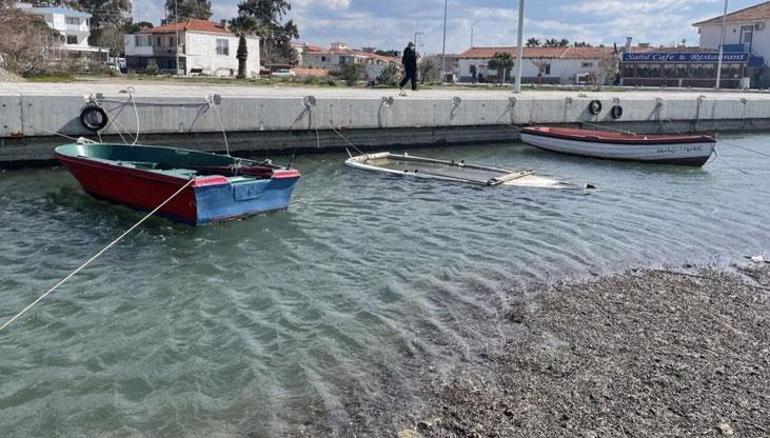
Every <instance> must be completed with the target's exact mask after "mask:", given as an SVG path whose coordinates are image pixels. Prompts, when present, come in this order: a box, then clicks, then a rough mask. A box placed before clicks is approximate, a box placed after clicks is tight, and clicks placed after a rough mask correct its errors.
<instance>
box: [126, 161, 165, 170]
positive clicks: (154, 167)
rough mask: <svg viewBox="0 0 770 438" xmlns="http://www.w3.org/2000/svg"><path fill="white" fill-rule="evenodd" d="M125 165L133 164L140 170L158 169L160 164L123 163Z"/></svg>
mask: <svg viewBox="0 0 770 438" xmlns="http://www.w3.org/2000/svg"><path fill="white" fill-rule="evenodd" d="M122 163H124V164H131V165H133V166H134V167H136V168H139V169H157V168H158V163H155V162H152V161H122Z"/></svg>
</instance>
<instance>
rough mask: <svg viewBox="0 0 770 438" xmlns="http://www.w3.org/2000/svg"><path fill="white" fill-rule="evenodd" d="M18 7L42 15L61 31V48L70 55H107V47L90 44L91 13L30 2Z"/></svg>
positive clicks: (53, 27) (45, 20) (51, 26)
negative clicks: (35, 5) (42, 5)
mask: <svg viewBox="0 0 770 438" xmlns="http://www.w3.org/2000/svg"><path fill="white" fill-rule="evenodd" d="M16 7H17V8H19V9H21V10H23V11H24V12H26V13H28V14H31V15H35V16H38V17H40V18H41V19H42V20H43V21H44V22H45V23H46V24H47V25H48V27H50V28H51V29H54V30H56V31H57V32H59V35H60V38H61V41H60V43H61V48H62V50H63V51H64V52H66V53H67V54H68V55H72V54H75V55H87V56H93V54H97V53H102V54H103V55H104V56H107V52H108V51H107V49H104V48H101V47H95V46H89V45H88V37H89V36H90V35H91V14H89V13H87V12H82V11H76V10H74V9H68V8H63V7H33V6H32V5H31V4H28V3H17V4H16Z"/></svg>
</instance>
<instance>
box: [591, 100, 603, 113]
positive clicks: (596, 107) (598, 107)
mask: <svg viewBox="0 0 770 438" xmlns="http://www.w3.org/2000/svg"><path fill="white" fill-rule="evenodd" d="M588 112H590V113H591V114H592V115H594V116H595V115H597V114H599V113H600V112H602V102H601V101H600V100H592V101H591V103H589V104H588Z"/></svg>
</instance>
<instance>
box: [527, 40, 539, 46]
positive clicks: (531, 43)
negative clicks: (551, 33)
mask: <svg viewBox="0 0 770 438" xmlns="http://www.w3.org/2000/svg"><path fill="white" fill-rule="evenodd" d="M527 47H540V40H539V39H537V38H530V39H528V40H527Z"/></svg>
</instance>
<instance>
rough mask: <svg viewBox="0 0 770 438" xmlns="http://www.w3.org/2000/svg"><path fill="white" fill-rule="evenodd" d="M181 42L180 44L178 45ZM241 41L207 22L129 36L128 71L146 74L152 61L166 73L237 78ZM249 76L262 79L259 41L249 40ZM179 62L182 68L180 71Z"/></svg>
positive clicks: (152, 30)
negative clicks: (260, 76)
mask: <svg viewBox="0 0 770 438" xmlns="http://www.w3.org/2000/svg"><path fill="white" fill-rule="evenodd" d="M177 38H178V41H179V43H180V44H178V45H177V44H176V42H177ZM238 40H239V38H238V37H237V36H236V35H235V34H233V33H232V32H230V31H229V30H227V28H226V27H225V26H224V24H221V23H215V22H212V21H206V20H194V19H190V20H187V21H180V22H178V23H171V24H166V25H163V26H159V27H155V28H152V29H144V30H142V31H141V32H139V33H136V34H131V35H126V36H125V48H126V67H127V68H128V70H133V71H138V72H143V71H145V69H146V68H147V65H148V63H151V60H153V61H154V62H155V64H156V65H157V66H158V68H159V69H160V70H162V71H171V72H178V73H179V74H184V75H189V74H204V75H211V76H220V77H222V76H235V75H236V74H238V59H237V58H236V57H235V56H236V52H237V51H238ZM246 48H247V49H248V52H249V54H248V58H247V62H246V75H247V76H249V77H254V76H258V75H259V38H258V37H255V36H248V37H246ZM177 59H179V68H178V69H177Z"/></svg>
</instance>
